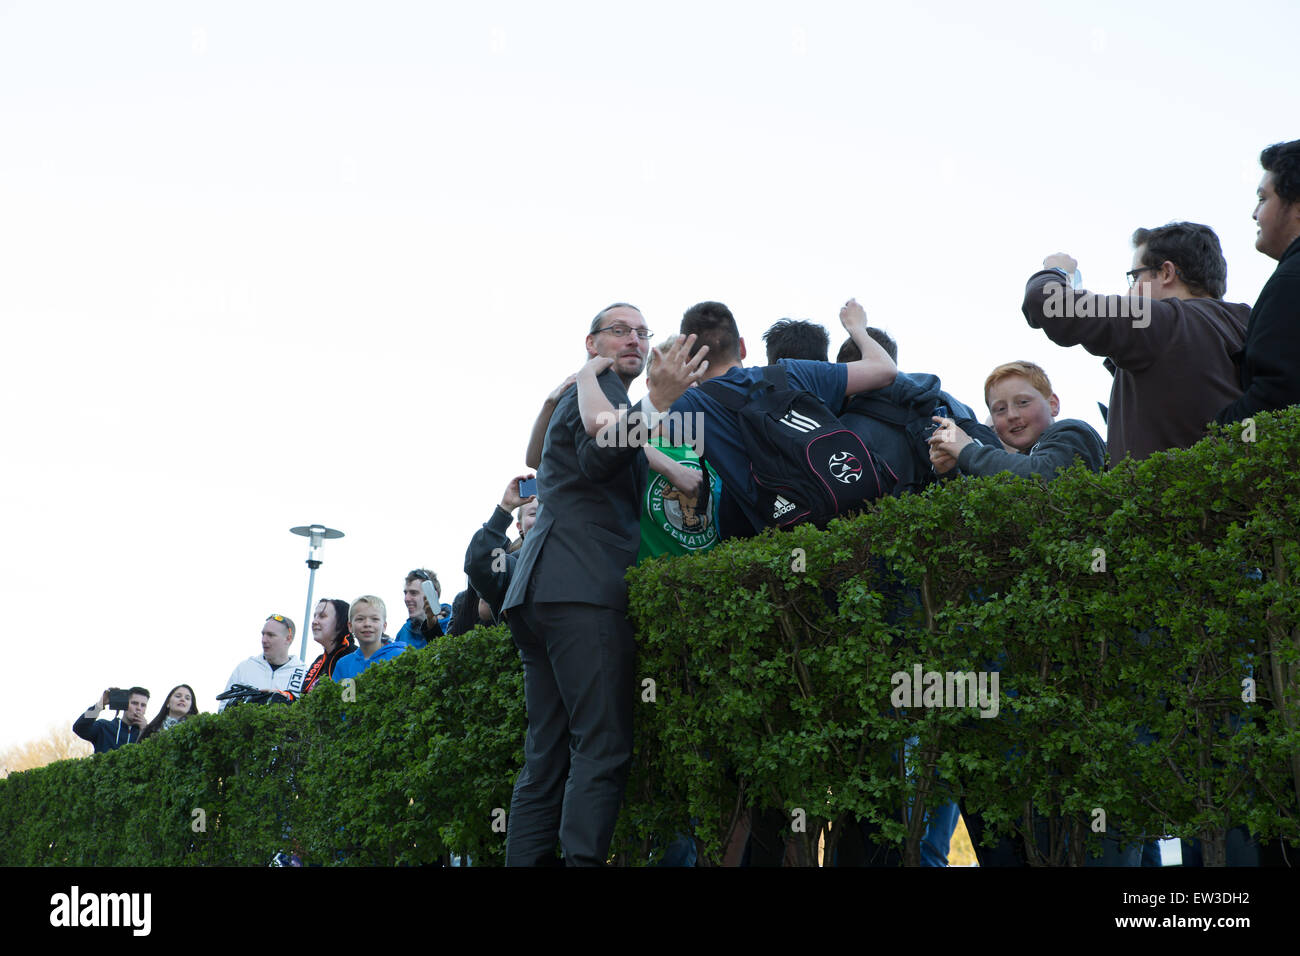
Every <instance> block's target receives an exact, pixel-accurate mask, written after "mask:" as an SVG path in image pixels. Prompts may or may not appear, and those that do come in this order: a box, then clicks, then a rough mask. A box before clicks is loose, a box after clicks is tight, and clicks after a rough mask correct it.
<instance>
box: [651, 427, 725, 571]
mask: <svg viewBox="0 0 1300 956" xmlns="http://www.w3.org/2000/svg"><path fill="white" fill-rule="evenodd" d="M650 444H652V445H653V446H654V447H655V448H658V449H659V450H660V451H661V452H663V453H664V454H665V455H667V456H668V457H669V458H671V459H672V460H673V461H677V462H681V463H682V464H683V465H685V466H686V467H688V468H694V469H696V470H697V471H698V470H699V467H700V459H699V457H698V456H697V455H696V454H695V452H694V451H693V450H692V449H691V448H690V446H689V445H668V444H664V443H661V442H660V441H659V440H658V439H654V440H652V441H651V442H650ZM709 482H710V484H711V486H712V491H713V493H712V494H711V495H710V496H709V497H708V499H707V500H706V501H705V503H704V507H703V508H701V507H700V506H699V503H698V502H697V501H693V500H690V499H687V500H686V501H683V500H682V497H681V492H679V491H678V490H677V489H676V488H674V487H673V486H672V484H671V483H670V482H669V481H668V479H667V478H665V477H664V476H663V475H661V474H659V473H658V472H655V471H651V472H650V473H649V481H647V482H646V490H645V498H644V499H643V500H642V502H641V550H640V551H638V552H637V556H636V559H637V561H638V562H640V561H644V560H645V559H646V558H653V557H658V556H659V555H661V554H671V555H678V554H690V553H691V552H694V551H705V550H708V549H709V548H711V547H713V546H714V545H715V544H717V543H718V506H719V503H720V501H721V498H722V479H720V478H719V477H718V474H717V472H715V471H714V470H713V468H712V466H710V467H709Z"/></svg>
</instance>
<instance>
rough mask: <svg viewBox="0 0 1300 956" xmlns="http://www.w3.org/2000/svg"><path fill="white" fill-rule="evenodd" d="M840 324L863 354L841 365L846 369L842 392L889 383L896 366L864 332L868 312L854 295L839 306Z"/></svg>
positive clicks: (865, 331) (892, 378) (848, 392)
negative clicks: (846, 375) (841, 306)
mask: <svg viewBox="0 0 1300 956" xmlns="http://www.w3.org/2000/svg"><path fill="white" fill-rule="evenodd" d="M840 324H841V325H843V326H844V331H846V332H848V333H849V338H851V339H853V344H854V345H856V346H857V347H858V350H859V351H860V352H861V353H862V358H860V359H858V361H856V362H849V363H848V364H847V365H846V366H845V367H844V368H845V371H846V372H847V373H848V380H847V382H846V383H845V387H844V394H845V396H846V397H847V396H849V395H856V394H857V393H858V392H870V391H873V390H875V389H877V388H884V387H885V386H886V385H888V384H889V383H891V382H892V381H893V380H894V377H895V376H896V375H897V374H898V366H897V365H895V364H894V360H893V359H891V358H890V357H889V353H887V352H886V351H885V350H884V349H882V348H881V347H880V344H879V343H878V342H876V340H875V339H873V338H872V337H871V336H870V335H868V334H867V313H866V311H865V310H863V308H862V306H860V305H859V304H858V300H857V299H849V301H848V302H845V303H844V308H842V309H840Z"/></svg>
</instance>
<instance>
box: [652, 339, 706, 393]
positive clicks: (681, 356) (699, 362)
mask: <svg viewBox="0 0 1300 956" xmlns="http://www.w3.org/2000/svg"><path fill="white" fill-rule="evenodd" d="M694 344H695V335H694V334H693V333H692V334H691V335H687V336H681V335H679V336H677V338H676V340H674V342H673V344H672V345H670V346H668V348H666V349H655V352H656V353H657V354H656V355H655V358H654V361H653V362H651V363H650V368H649V370H648V371H647V372H646V384H647V385H648V386H649V390H650V404H652V405H654V407H655V408H657V409H658V410H659V411H661V412H666V411H667V410H668V407H669V406H670V405H672V403H673V402H675V401H677V399H679V398H681V397H682V395H684V394H685V393H686V390H687V389H688V388H690V387H691V386H692V385H694V384H695V383H696V382H698V381H700V380H701V379H703V378H704V373H705V372H707V371H708V370H709V363H708V362H706V361H705V360H704V357H705V356H706V355H708V354H709V347H708V346H707V345H704V346H701V347H700V350H699V351H698V352H696V353H695V355H694V357H692V356H691V347H692V346H693V345H694Z"/></svg>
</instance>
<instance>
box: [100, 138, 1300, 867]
mask: <svg viewBox="0 0 1300 956" xmlns="http://www.w3.org/2000/svg"><path fill="white" fill-rule="evenodd" d="M1260 161H1261V165H1262V166H1263V169H1264V173H1263V178H1262V180H1261V182H1260V185H1259V189H1258V203H1257V205H1256V208H1255V212H1254V218H1255V220H1256V221H1257V222H1258V225H1259V231H1258V235H1257V239H1256V249H1257V250H1258V251H1259V252H1261V253H1263V254H1265V255H1267V256H1269V257H1270V258H1272V259H1275V260H1277V261H1278V265H1277V268H1276V270H1275V272H1274V274H1273V276H1272V277H1271V278H1270V279H1269V280H1268V282H1267V284H1266V285H1265V286H1264V288H1263V290H1262V291H1261V293H1260V295H1259V297H1258V299H1257V301H1256V302H1255V304H1254V306H1253V307H1251V306H1249V305H1246V304H1241V303H1229V302H1225V301H1224V300H1223V296H1224V294H1225V291H1226V276H1227V262H1226V258H1225V256H1224V253H1223V250H1222V249H1221V247H1220V243H1219V239H1218V236H1217V235H1216V234H1215V233H1214V231H1213V230H1212V229H1210V228H1209V227H1208V226H1205V225H1201V224H1198V223H1192V222H1171V223H1169V224H1167V225H1163V226H1158V227H1155V228H1140V229H1137V230H1136V231H1135V232H1133V233H1132V234H1131V237H1130V240H1129V241H1130V242H1131V244H1132V247H1133V254H1132V255H1133V259H1132V264H1133V268H1132V269H1131V270H1129V272H1128V273H1127V278H1128V286H1129V289H1128V292H1127V294H1120V295H1102V294H1097V293H1093V292H1089V291H1088V290H1086V289H1084V288H1080V287H1079V284H1078V282H1077V279H1076V277H1077V275H1078V272H1077V266H1078V263H1077V262H1076V261H1075V260H1074V259H1073V258H1072V257H1070V256H1069V255H1065V254H1063V253H1056V254H1053V255H1049V256H1047V257H1046V258H1045V259H1044V260H1043V263H1042V268H1041V269H1037V270H1035V271H1034V272H1033V274H1032V275H1030V277H1029V279H1028V281H1027V283H1026V285H1025V291H1024V297H1023V300H1022V303H1021V310H1022V312H1023V314H1024V317H1025V320H1026V321H1027V322H1028V324H1029V325H1030V326H1031V327H1033V328H1037V329H1042V330H1043V332H1044V333H1045V334H1046V336H1047V337H1048V338H1049V339H1051V340H1052V341H1053V342H1055V343H1057V344H1059V345H1064V346H1074V345H1079V346H1082V347H1083V348H1084V349H1085V350H1087V351H1088V352H1090V353H1092V354H1094V355H1097V356H1099V357H1101V358H1103V359H1104V362H1105V366H1106V368H1107V369H1108V370H1109V371H1110V372H1111V374H1112V376H1113V381H1112V386H1111V391H1110V396H1109V400H1108V403H1107V404H1105V405H1103V406H1102V408H1103V418H1104V421H1105V424H1106V431H1107V434H1106V438H1105V439H1104V440H1103V439H1102V437H1101V436H1100V435H1099V434H1098V433H1097V432H1096V431H1095V430H1094V429H1093V428H1092V427H1091V426H1090V425H1088V424H1087V423H1085V422H1083V421H1081V420H1078V419H1059V418H1058V415H1059V413H1060V408H1061V403H1060V399H1059V397H1058V396H1057V395H1056V393H1055V392H1054V391H1053V388H1052V385H1051V382H1050V380H1049V378H1048V375H1047V372H1046V371H1045V370H1044V369H1043V368H1042V367H1041V366H1040V365H1038V364H1036V363H1034V362H1030V361H1025V360H1023V359H1018V358H1011V357H1008V361H1006V362H1003V363H1001V364H999V365H998V366H997V367H996V368H994V369H992V370H991V371H990V372H989V374H988V376H987V378H986V380H985V383H984V395H983V399H984V403H985V406H986V408H987V416H984V415H980V414H977V413H976V412H975V411H974V410H972V408H971V407H970V406H968V405H966V404H964V403H962V402H961V401H959V400H958V399H956V398H955V397H954V396H952V395H950V394H948V393H947V392H946V391H944V390H943V388H942V383H941V381H940V379H939V377H938V376H937V375H935V374H933V373H922V372H906V373H905V372H901V371H899V368H898V365H897V361H898V354H899V352H898V346H897V343H895V342H894V341H893V340H892V339H891V338H890V337H889V336H888V335H887V334H885V333H884V332H882V331H881V330H879V329H876V328H872V327H870V326H868V324H867V320H866V314H865V312H864V310H863V309H862V307H861V306H860V305H859V304H858V303H857V302H856V301H854V300H852V299H850V300H849V301H848V302H846V303H845V305H844V306H843V308H841V310H840V315H839V318H840V322H841V325H842V327H843V329H844V330H845V332H846V333H847V335H848V340H847V341H846V342H845V343H844V344H843V346H842V347H841V348H840V350H839V352H838V354H837V358H836V361H835V362H831V361H829V349H830V336H829V333H828V332H827V330H826V329H825V328H824V327H822V326H820V325H818V324H816V323H813V322H809V321H804V320H793V319H783V320H781V321H779V322H777V323H776V324H775V325H773V326H772V327H771V328H770V329H769V330H768V331H767V333H766V334H765V336H764V340H765V345H766V353H767V355H766V357H767V365H766V366H755V367H746V366H745V365H744V361H745V359H746V356H747V351H746V345H745V342H744V340H743V339H742V338H741V337H740V334H739V330H738V327H737V324H736V321H735V318H734V316H733V315H732V313H731V311H730V310H729V309H728V308H727V306H725V305H724V304H722V303H719V302H701V303H698V304H696V305H694V306H692V307H690V308H689V309H687V310H686V311H685V313H684V315H683V317H682V320H681V324H680V327H679V329H678V331H677V334H675V335H674V336H672V337H670V338H669V340H668V341H667V342H666V343H665V344H664V345H662V346H660V347H659V348H655V349H651V347H650V340H651V338H652V336H653V333H652V332H651V331H650V329H649V327H648V326H647V323H646V319H645V317H644V315H643V314H642V313H641V311H640V310H639V309H638V308H636V307H635V306H633V305H631V304H629V303H626V302H619V303H614V304H613V305H610V306H607V307H606V308H604V309H602V310H601V311H600V312H599V313H597V314H596V316H595V318H594V319H593V320H592V321H591V323H590V326H589V327H588V329H587V331H586V333H585V340H584V346H585V350H586V353H587V356H588V360H587V362H586V363H585V364H584V365H583V366H582V368H581V369H579V370H578V371H577V372H576V373H574V374H572V375H570V376H568V377H567V378H566V379H565V380H564V381H563V382H561V383H560V384H559V385H558V386H557V387H556V388H555V389H554V390H553V391H552V392H551V393H550V394H549V395H547V396H546V398H545V400H544V401H543V403H542V408H541V410H540V412H539V414H538V417H537V419H536V421H535V423H534V426H533V429H532V432H531V435H530V438H529V443H528V447H527V449H526V451H525V454H524V462H525V463H526V464H527V466H528V467H529V468H530V469H535V470H536V471H535V474H534V473H533V472H532V471H529V472H523V473H521V474H519V475H516V476H514V477H512V478H511V479H510V480H509V481H508V482H507V484H506V487H505V490H504V492H503V493H502V496H501V498H500V501H499V502H498V503H497V504H496V505H495V507H494V508H493V511H492V514H491V515H490V517H489V518H488V520H487V521H485V522H484V523H483V526H482V528H480V529H479V531H478V532H477V533H476V534H475V535H474V536H473V538H472V539H471V541H470V542H469V546H468V549H467V551H466V555H465V565H464V571H465V573H466V576H467V587H466V588H465V589H464V590H463V591H462V592H461V593H460V594H459V595H457V597H456V599H455V601H454V602H453V604H452V605H447V604H442V603H440V594H441V588H440V586H439V584H438V579H437V576H436V575H435V574H433V573H432V572H431V571H428V570H425V569H416V570H413V571H411V572H410V574H408V575H407V577H406V580H405V587H404V590H403V596H404V599H405V603H406V609H407V613H408V619H407V621H406V622H405V624H404V625H403V626H402V628H401V630H400V631H399V632H398V634H397V637H396V638H395V639H390V638H388V637H387V636H386V634H385V631H386V628H387V619H386V616H387V611H386V607H385V605H384V602H383V600H382V599H380V598H379V597H377V596H375V595H364V596H362V597H360V598H358V599H356V600H355V601H353V602H351V603H350V604H349V603H348V602H345V601H342V600H337V599H326V600H322V601H321V602H320V603H319V604H317V605H316V609H315V612H314V614H313V618H312V621H311V628H312V633H313V636H314V637H315V639H316V641H317V642H318V643H319V644H320V645H321V653H320V655H319V656H318V657H317V658H316V660H315V661H314V662H313V663H312V664H311V666H310V667H308V666H307V665H306V664H305V662H303V661H302V660H300V659H298V658H296V657H294V656H293V655H292V653H291V650H290V648H291V646H292V643H293V639H294V633H295V626H294V623H293V621H292V620H290V619H288V618H287V617H284V616H283V615H279V614H273V615H271V616H270V617H268V618H267V619H266V621H265V623H264V626H263V628H262V653H261V654H260V655H257V656H253V657H250V658H249V659H248V660H246V661H244V662H243V663H241V664H240V665H239V666H238V667H236V668H235V670H234V672H233V673H232V674H231V676H230V679H229V681H228V682H227V688H228V690H229V689H231V688H234V687H236V685H246V686H247V687H249V688H251V689H255V690H256V691H258V692H260V693H261V694H263V695H265V696H266V697H269V698H271V699H277V698H278V699H286V700H291V699H293V698H294V697H296V696H299V695H301V694H305V693H310V692H312V691H313V689H314V688H318V687H319V686H320V684H321V682H322V680H326V679H331V680H334V681H341V680H344V679H346V678H350V677H355V676H356V675H357V674H359V673H361V672H362V671H363V670H365V669H366V668H367V667H369V666H371V665H372V664H378V663H381V662H383V661H386V660H388V659H389V658H391V657H396V656H398V655H400V654H402V653H404V652H406V651H419V649H421V648H423V647H425V646H426V645H427V644H428V643H429V642H430V641H431V640H434V639H435V638H437V637H438V636H439V635H440V634H443V633H447V632H452V633H463V632H464V631H467V630H469V629H471V628H472V627H475V626H478V625H479V624H490V623H498V622H505V623H507V624H508V625H509V628H510V632H511V635H512V638H513V641H514V643H515V645H516V648H517V649H518V652H519V655H520V658H521V661H522V665H523V674H524V686H525V696H526V706H527V714H528V728H527V732H526V736H525V739H524V766H523V768H522V769H521V771H520V773H519V775H518V777H517V779H516V783H515V788H514V794H513V797H512V800H511V806H510V813H509V817H508V819H509V827H508V831H507V843H506V861H507V864H508V865H523V866H541V865H555V864H556V863H557V862H560V861H561V859H562V862H563V863H564V864H567V865H601V864H603V863H604V862H605V861H606V858H607V855H608V851H609V845H610V840H611V838H612V835H613V831H614V824H615V821H616V820H617V817H618V812H619V807H620V804H621V802H622V796H623V789H624V786H625V782H626V777H627V773H628V769H629V766H630V763H631V758H632V725H633V702H634V700H635V688H634V676H633V674H634V671H633V661H634V657H635V639H634V637H635V636H634V634H633V629H632V625H631V623H630V622H629V621H628V618H627V616H626V612H627V584H626V582H625V579H624V576H625V573H626V571H627V569H628V568H629V567H631V566H632V565H633V564H635V563H636V562H638V561H640V560H645V559H648V558H654V557H657V556H660V555H680V554H689V553H693V552H698V551H701V550H704V549H707V548H709V547H712V546H713V545H714V544H716V543H717V542H718V541H719V540H722V539H725V538H732V537H748V536H752V535H754V534H757V533H759V532H761V531H763V530H764V529H766V528H771V527H788V526H790V525H791V524H795V523H798V522H800V521H813V522H822V521H824V520H827V519H829V518H830V517H833V516H834V515H836V514H843V513H846V512H848V511H851V510H853V509H855V508H860V507H862V506H864V505H865V504H867V503H869V502H870V501H871V500H873V499H875V498H878V497H880V496H882V495H890V494H903V493H910V492H914V491H918V490H920V489H923V488H924V487H926V486H927V485H929V484H932V483H934V482H939V481H950V480H955V479H957V478H959V477H961V476H982V475H994V474H998V473H1001V472H1010V473H1012V474H1015V475H1020V476H1026V477H1028V476H1037V477H1039V478H1041V479H1044V480H1051V479H1052V478H1053V477H1054V476H1055V475H1056V474H1057V472H1058V471H1059V470H1061V469H1062V468H1065V467H1068V466H1070V465H1072V464H1073V463H1075V462H1082V463H1083V464H1084V465H1085V466H1086V467H1087V468H1090V469H1092V470H1095V471H1099V470H1102V469H1104V468H1106V467H1107V466H1108V463H1109V466H1110V467H1114V466H1115V465H1116V464H1118V463H1119V462H1120V461H1123V460H1125V459H1135V460H1140V459H1143V458H1146V457H1147V456H1149V455H1151V454H1153V453H1155V452H1157V451H1161V450H1165V449H1171V448H1186V447H1189V446H1190V445H1192V444H1194V443H1195V442H1196V441H1198V440H1199V439H1200V438H1201V437H1203V436H1204V435H1205V433H1206V428H1207V425H1208V424H1209V423H1211V422H1218V423H1221V424H1227V423H1231V422H1238V421H1241V420H1243V419H1247V418H1249V417H1250V416H1252V415H1254V414H1255V413H1257V412H1262V411H1268V410H1274V409H1280V408H1285V407H1287V406H1290V405H1294V404H1300V140H1298V141H1294V142H1289V143H1280V144H1276V145H1274V146H1270V147H1268V148H1267V149H1265V150H1264V151H1263V153H1262V154H1261V157H1260ZM642 371H646V373H647V378H646V385H647V392H648V394H647V395H646V397H645V398H643V399H642V400H641V401H640V402H637V403H635V404H633V403H631V401H630V399H629V395H628V389H629V387H630V386H631V385H632V383H633V382H634V381H635V380H636V379H637V378H638V377H639V376H640V375H641V373H642ZM981 419H983V420H982V421H981ZM534 480H535V482H536V486H535V490H534V489H533V488H531V487H529V483H530V482H532V481H534ZM512 522H513V524H514V525H515V529H516V533H517V537H516V538H514V539H511V538H510V537H509V534H508V532H509V530H510V525H511V523H512ZM109 696H110V692H109V691H105V693H104V695H103V696H102V697H101V699H100V701H99V704H98V707H96V706H95V705H92V706H91V708H90V709H88V710H87V711H86V713H85V714H83V715H82V716H81V717H80V718H79V719H78V721H77V723H76V725H75V726H74V729H75V730H76V732H77V733H78V734H79V735H81V736H83V737H85V738H86V739H87V740H90V741H92V742H93V743H94V745H95V750H96V752H103V751H106V750H112V749H114V748H116V747H120V746H123V745H126V744H130V743H136V742H137V741H139V740H141V739H143V738H144V737H147V736H149V735H150V734H152V733H157V732H161V731H164V730H166V729H167V728H168V727H170V726H172V725H174V724H175V723H176V722H178V721H181V720H184V719H186V718H188V717H189V716H191V715H192V714H194V713H196V712H197V711H196V707H195V700H194V693H193V691H192V690H191V689H190V688H189V687H188V686H187V685H181V686H179V687H177V688H176V689H175V690H173V692H172V693H171V694H169V695H168V698H167V701H166V703H165V704H164V706H163V708H162V709H161V710H160V712H159V713H158V715H157V716H156V717H155V718H154V720H153V721H151V722H149V723H148V724H146V723H145V709H146V705H147V701H148V692H147V691H145V690H143V689H142V688H138V687H137V688H132V689H131V691H130V694H129V700H128V701H127V702H126V704H125V711H124V712H125V716H121V717H118V718H116V719H114V720H111V721H108V720H97V719H96V717H97V716H98V714H99V713H100V712H102V710H103V709H104V708H105V707H107V706H108V702H109V701H108V698H109ZM229 703H230V701H229V700H227V701H225V702H224V703H223V704H222V707H223V708H224V707H225V706H227V705H228V704H229ZM955 825H956V813H955V808H954V809H953V811H952V812H948V811H946V810H941V811H936V812H935V813H933V814H932V818H931V821H930V827H929V829H928V831H927V836H926V854H925V855H926V857H927V859H928V860H930V861H933V862H935V863H936V865H945V863H946V855H947V847H948V841H949V840H950V838H951V835H952V832H953V827H954V826H955ZM750 844H751V845H750V849H749V851H747V853H748V857H749V860H750V862H751V863H752V864H754V865H760V858H765V859H768V860H771V861H775V862H778V863H779V861H780V859H781V858H782V856H783V855H784V850H783V844H782V843H781V841H780V838H779V836H775V835H772V834H770V833H765V832H764V830H763V827H762V826H760V825H759V822H758V820H754V822H753V829H752V833H751V839H750ZM557 851H561V852H562V854H563V855H562V858H561V857H560V856H559V855H558V854H557ZM981 859H982V862H1003V861H997V860H995V858H993V857H982V858H981ZM1006 862H1013V861H1006Z"/></svg>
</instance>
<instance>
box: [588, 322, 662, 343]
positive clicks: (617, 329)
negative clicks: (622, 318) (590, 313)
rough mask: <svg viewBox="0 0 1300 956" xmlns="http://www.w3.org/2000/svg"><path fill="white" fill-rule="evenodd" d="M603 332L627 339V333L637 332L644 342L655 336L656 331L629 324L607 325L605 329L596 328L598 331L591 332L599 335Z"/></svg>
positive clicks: (637, 335)
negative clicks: (635, 327) (636, 327)
mask: <svg viewBox="0 0 1300 956" xmlns="http://www.w3.org/2000/svg"><path fill="white" fill-rule="evenodd" d="M601 332H609V333H612V334H613V336H614V338H616V339H625V338H627V334H628V333H629V332H635V333H636V337H637V338H638V339H640V340H641V341H642V342H645V341H648V340H649V339H651V338H653V337H654V333H653V332H651V331H650V330H649V329H634V328H632V327H630V326H627V325H607V326H605V327H604V328H603V329H596V331H594V332H592V333H591V334H592V335H599V334H600V333H601Z"/></svg>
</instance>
